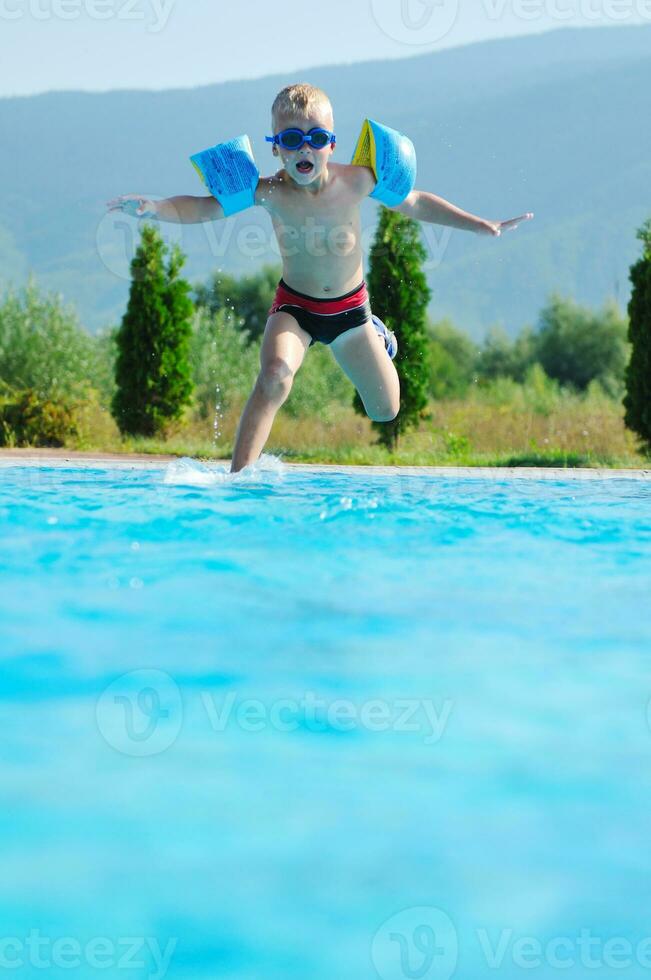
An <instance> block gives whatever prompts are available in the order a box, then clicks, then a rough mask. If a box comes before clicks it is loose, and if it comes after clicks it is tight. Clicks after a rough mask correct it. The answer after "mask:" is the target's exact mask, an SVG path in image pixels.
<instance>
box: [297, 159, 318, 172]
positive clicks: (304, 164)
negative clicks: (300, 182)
mask: <svg viewBox="0 0 651 980" xmlns="http://www.w3.org/2000/svg"><path fill="white" fill-rule="evenodd" d="M296 169H297V170H298V172H299V174H311V173H312V171H313V170H314V164H313V163H310V161H309V160H301V161H300V162H299V163H297V164H296Z"/></svg>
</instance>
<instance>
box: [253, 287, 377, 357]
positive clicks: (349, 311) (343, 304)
mask: <svg viewBox="0 0 651 980" xmlns="http://www.w3.org/2000/svg"><path fill="white" fill-rule="evenodd" d="M283 311H284V312H286V313H291V315H292V316H293V317H294V318H295V319H296V321H297V322H298V325H299V326H300V327H302V328H303V330H306V331H307V333H309V335H310V337H311V338H312V339H311V340H310V347H311V346H312V344H314V343H316V342H317V341H319V343H321V344H331V343H332V341H333V340H334V339H335V337H338V336H339V334H342V333H345V331H346V330H350V329H351V328H352V327H361V326H362V325H363V324H364V323H366V321H367V320H370V319H371V304H370V301H369V298H368V290H367V288H366V283H365V282H362V284H361V285H360V286H357V288H356V289H353V290H352V291H351V292H350V293H346V294H345V295H344V296H337V297H336V298H333V299H315V297H313V296H306V295H305V293H299V292H297V291H296V290H295V289H292V288H291V287H290V286H288V285H287V283H286V282H285V281H284V279H281V280H280V282H279V283H278V289H277V290H276V295H275V297H274V301H273V304H272V306H271V309H270V310H269V315H270V316H271V314H272V313H280V312H283Z"/></svg>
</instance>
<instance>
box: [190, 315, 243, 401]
mask: <svg viewBox="0 0 651 980" xmlns="http://www.w3.org/2000/svg"><path fill="white" fill-rule="evenodd" d="M258 351H259V346H258V345H257V344H255V345H249V344H248V343H247V338H246V334H244V333H243V332H242V331H241V330H240V329H239V328H238V327H237V326H236V325H235V323H234V322H233V319H232V318H231V317H228V316H227V315H226V313H225V312H224V310H220V311H219V312H217V313H212V314H211V313H210V311H209V310H208V309H207V308H198V309H197V310H196V312H195V315H194V318H193V322H192V339H191V343H190V364H191V368H192V377H193V381H194V386H195V404H196V407H197V411H198V414H199V416H200V417H201V418H204V419H205V418H209V417H210V416H211V415H212V414H213V413H214V412H215V407H216V405H217V404H219V405H220V406H221V409H220V410H223V409H226V408H230V407H231V405H233V404H234V403H238V402H242V401H244V400H245V399H246V398H247V397H248V395H249V393H250V391H251V388H252V387H253V382H254V381H255V378H256V375H257V372H258V366H259V360H258Z"/></svg>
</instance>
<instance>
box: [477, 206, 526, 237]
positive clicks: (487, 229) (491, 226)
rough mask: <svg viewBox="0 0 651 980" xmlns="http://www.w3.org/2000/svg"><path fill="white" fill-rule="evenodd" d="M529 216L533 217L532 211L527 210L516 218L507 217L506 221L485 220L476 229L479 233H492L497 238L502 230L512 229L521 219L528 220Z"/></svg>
mask: <svg viewBox="0 0 651 980" xmlns="http://www.w3.org/2000/svg"><path fill="white" fill-rule="evenodd" d="M531 218H533V211H527V212H526V214H521V215H519V216H518V217H517V218H509V220H508V221H485V222H484V224H483V225H482V226H481V227H480V228H478V229H477V231H478V232H479V234H480V235H493V237H495V238H498V237H499V236H500V235H501V234H502V232H503V231H514V230H515V229H516V228H517V227H518V225H519V224H521V223H522V222H523V221H530V220H531Z"/></svg>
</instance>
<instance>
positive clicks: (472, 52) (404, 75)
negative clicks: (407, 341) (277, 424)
mask: <svg viewBox="0 0 651 980" xmlns="http://www.w3.org/2000/svg"><path fill="white" fill-rule="evenodd" d="M218 56H219V51H218V50H216V57H218ZM243 57H246V50H243ZM303 79H306V80H309V81H311V82H313V83H314V84H317V85H320V86H322V87H323V88H324V89H325V90H326V91H327V92H328V93H329V95H330V97H331V99H332V101H333V105H334V107H335V118H336V130H337V136H338V148H337V149H338V158H339V159H341V160H348V159H350V155H351V154H352V151H353V148H354V145H355V141H356V137H357V135H358V133H359V130H360V128H361V123H362V121H363V119H364V118H365V117H366V116H371V117H373V118H376V119H379V120H380V121H381V122H384V123H386V124H387V125H390V126H393V127H395V128H397V129H400V130H402V131H403V132H405V133H407V134H408V135H409V136H410V137H411V138H412V139H413V141H414V143H415V145H416V149H417V153H418V167H419V175H418V181H417V186H418V187H420V188H422V189H426V190H431V191H433V192H434V193H436V194H439V195H441V196H442V197H445V198H447V199H448V200H450V201H452V202H453V203H455V204H457V205H459V206H460V207H462V208H464V209H466V210H469V211H473V212H475V213H478V214H481V215H482V216H484V217H488V218H493V219H496V218H508V217H512V216H514V215H517V214H520V213H521V212H523V211H527V210H531V211H534V212H535V215H536V217H535V219H534V221H532V222H530V223H529V224H527V225H525V226H522V227H521V228H519V229H518V230H517V231H516V232H515V233H512V234H505V235H504V236H503V237H502V238H500V239H489V238H484V237H479V236H476V235H473V234H469V233H467V232H461V231H454V232H452V233H450V232H449V231H448V230H446V229H443V228H441V227H439V226H424V229H423V230H424V241H425V242H426V246H427V248H428V279H429V282H430V285H431V287H432V289H433V293H434V295H433V299H432V304H431V314H432V316H433V317H435V318H440V317H442V316H450V317H451V318H452V319H453V320H454V321H455V322H456V323H457V324H458V325H459V326H461V327H463V328H465V329H466V330H468V331H469V332H470V333H472V334H473V335H474V336H475V337H477V338H479V337H481V336H482V335H483V332H484V330H485V329H486V327H488V326H489V325H491V324H495V323H501V324H502V325H503V326H504V327H505V328H506V329H507V331H508V332H509V333H511V334H514V333H516V332H517V331H518V330H519V329H520V327H521V326H523V325H524V324H525V323H533V322H534V321H535V319H536V316H537V313H538V310H539V309H540V307H541V306H542V304H543V303H544V302H545V301H546V299H547V297H548V296H549V294H550V292H551V291H552V290H557V291H560V292H562V293H564V294H569V295H572V296H573V297H575V298H576V299H577V300H578V301H580V302H583V303H587V304H590V305H593V306H594V305H598V304H601V303H602V302H603V300H604V299H605V298H607V297H608V296H612V295H614V296H615V297H616V298H617V299H618V301H619V303H620V305H622V306H623V305H624V304H625V303H626V301H627V299H628V295H629V283H628V267H629V265H630V264H631V262H632V261H633V260H634V259H635V257H636V256H637V254H638V253H639V242H637V241H636V238H635V232H636V229H637V228H638V227H639V225H640V224H641V223H642V221H643V220H644V219H645V218H646V217H647V216H648V215H649V212H650V211H651V200H650V199H649V188H650V187H651V127H650V126H649V125H648V120H649V119H650V118H651V25H642V26H634V27H628V26H627V27H623V26H617V27H609V28H601V27H598V28H597V27H593V28H583V29H559V30H555V31H550V32H547V33H544V34H537V35H529V36H526V37H518V38H509V39H502V40H497V41H488V42H484V43H481V44H473V45H468V46H466V47H462V48H453V49H447V50H445V51H440V52H435V53H430V54H425V55H418V56H415V57H410V58H406V59H402V60H398V61H395V60H394V61H374V62H366V63H359V64H350V65H338V66H329V67H321V68H316V69H314V70H313V71H310V72H303V73H302V78H301V79H294V78H288V77H286V76H280V75H279V76H273V77H267V78H261V79H256V80H247V81H233V82H228V83H223V84H218V85H209V86H204V87H201V88H194V89H176V90H170V91H162V92H147V91H118V92H107V93H82V92H52V93H47V94H44V95H38V96H24V97H12V98H5V99H0V180H1V181H2V188H3V193H2V196H1V198H0V286H6V285H7V284H8V283H14V284H20V283H22V282H24V281H25V279H26V277H27V275H28V273H29V272H30V271H33V272H34V273H35V275H36V276H37V278H38V280H39V282H41V283H42V285H43V286H45V287H47V288H49V289H55V290H57V291H59V292H61V293H62V294H63V295H64V297H65V299H66V300H68V301H70V302H73V303H74V304H75V305H76V306H77V308H78V310H79V312H80V316H81V319H82V321H83V322H84V323H85V324H86V325H87V326H88V327H89V328H90V329H93V330H95V329H97V328H98V327H101V326H102V325H105V324H107V323H116V322H118V321H119V319H120V317H121V315H122V312H123V310H124V307H125V303H126V298H127V294H128V263H129V259H130V258H131V255H132V254H133V248H134V243H135V241H136V240H137V226H136V222H135V221H134V220H133V219H129V218H126V217H124V216H122V215H119V216H116V215H114V214H113V215H107V214H106V212H105V206H104V204H105V201H107V200H108V199H109V198H111V197H114V196H116V195H118V194H122V193H129V192H134V193H136V192H137V193H143V194H150V195H155V196H169V195H173V194H202V193H204V189H203V186H202V185H201V184H200V182H199V179H198V177H197V176H196V174H195V171H194V169H193V168H192V166H191V164H190V162H189V159H188V158H189V156H190V154H191V153H194V152H196V151H197V150H199V149H203V148H205V147H206V146H209V145H211V144H213V143H216V142H218V141H220V140H223V139H227V138H229V137H232V136H235V135H238V134H239V133H242V132H248V133H249V134H250V136H251V138H252V141H253V145H254V150H255V153H256V158H257V161H258V165H259V167H260V170H261V171H262V172H263V173H271V172H273V170H274V169H275V167H274V160H273V158H272V157H271V153H270V149H269V146H268V145H267V144H265V142H264V136H265V135H266V134H267V132H268V131H269V107H270V105H271V102H272V100H273V97H274V96H275V94H276V92H277V91H278V90H279V89H280V88H281V87H282V86H283V85H285V84H287V83H288V82H289V81H293V80H303ZM363 219H364V228H365V233H366V237H367V242H368V243H370V239H371V236H372V231H373V228H374V224H375V219H376V205H375V203H374V202H371V201H368V202H366V203H365V204H364V209H363ZM161 228H162V230H163V231H164V233H165V236H166V237H167V238H168V240H170V241H179V242H180V244H181V245H182V247H183V249H184V251H185V252H186V253H187V255H188V263H187V265H186V267H185V274H186V276H187V277H188V278H189V279H190V280H191V281H199V280H203V279H205V278H206V277H207V276H208V275H210V273H211V272H212V271H213V270H214V269H216V268H221V269H223V270H224V271H227V272H235V273H244V272H250V271H253V270H255V269H256V268H259V267H260V265H261V264H262V263H263V262H270V261H271V262H277V261H278V256H277V253H276V252H275V251H274V246H273V240H272V237H271V224H270V221H269V219H268V217H267V216H266V215H265V214H264V213H262V212H260V209H255V210H254V211H249V212H247V213H245V214H242V215H239V216H238V217H237V218H234V219H230V220H229V221H227V222H213V223H211V224H209V225H202V226H180V225H171V224H164V225H161ZM256 236H258V237H256Z"/></svg>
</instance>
